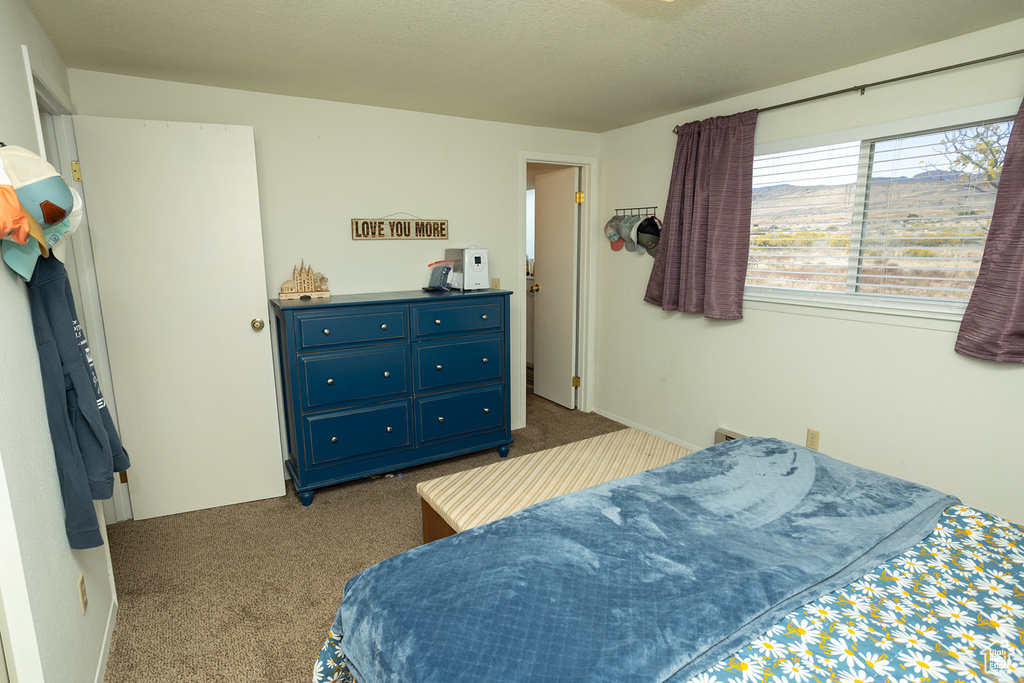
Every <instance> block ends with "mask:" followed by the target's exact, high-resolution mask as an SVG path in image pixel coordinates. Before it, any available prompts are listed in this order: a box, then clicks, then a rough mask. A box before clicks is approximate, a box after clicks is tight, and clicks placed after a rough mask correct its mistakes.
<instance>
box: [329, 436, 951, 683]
mask: <svg viewBox="0 0 1024 683" xmlns="http://www.w3.org/2000/svg"><path fill="white" fill-rule="evenodd" d="M957 502H958V501H957V500H956V499H955V498H953V497H951V496H947V495H944V494H942V493H939V492H938V491H935V490H933V489H929V488H927V487H924V486H921V485H918V484H914V483H911V482H907V481H904V480H901V479H896V478H893V477H889V476H886V475H883V474H880V473H878V472H873V471H870V470H865V469H862V468H859V467H855V466H853V465H850V464H847V463H844V462H841V461H838V460H834V459H832V458H829V457H828V456H826V455H823V454H821V453H818V452H816V451H811V450H809V449H806V448H803V447H801V446H796V445H794V444H791V443H787V442H784V441H778V440H775V439H761V438H747V439H740V440H737V441H732V442H727V443H724V444H720V445H718V446H714V447H712V448H708V449H706V450H703V451H699V452H697V453H694V454H692V455H689V456H687V457H684V458H681V459H680V460H677V461H676V462H674V463H672V464H669V465H666V466H664V467H659V468H657V469H653V470H649V471H647V472H641V473H640V474H636V475H633V476H630V477H625V478H623V479H617V480H615V481H610V482H608V483H605V484H601V485H599V486H595V487H592V488H589V489H585V490H583V491H578V492H575V493H570V494H568V495H565V496H560V497H558V498H553V499H551V500H547V501H544V502H542V503H538V504H537V505H534V506H532V507H529V508H526V509H525V510H522V511H520V512H517V513H515V514H513V515H511V516H509V517H506V518H504V519H500V520H498V521H495V522H492V523H490V524H485V525H483V526H480V527H476V528H474V529H470V530H468V531H464V532H462V533H460V534H457V535H455V536H452V537H449V538H446V539H443V540H440V541H435V542H434V543H430V544H427V545H424V546H420V547H419V548H415V549H413V550H410V551H409V552H406V553H403V554H401V555H398V556H396V557H393V558H391V559H388V560H385V561H384V562H381V563H380V564H377V565H375V566H373V567H370V568H369V569H367V570H365V571H363V572H362V573H360V574H358V575H357V576H355V577H353V578H352V580H351V581H349V582H348V584H347V585H346V586H345V597H344V600H343V601H342V604H341V607H340V608H339V610H338V615H337V618H336V619H335V622H334V626H333V631H334V633H336V634H340V635H341V637H342V649H343V651H344V653H345V657H346V659H347V660H348V662H349V664H350V668H351V670H352V672H353V674H354V675H355V676H356V678H357V679H358V680H359V681H361V683H370V682H371V681H372V682H383V681H396V682H398V681H400V682H402V683H408V682H410V681H437V682H438V683H450V682H452V681H473V682H491V681H494V682H496V683H497V682H500V683H508V682H510V681H530V682H531V683H537V682H539V681H551V682H558V683H566V682H568V681H588V682H589V681H616V682H619V681H666V680H675V681H686V680H688V679H689V678H690V677H691V676H693V675H696V674H697V673H699V672H700V671H702V670H704V669H705V668H707V667H709V666H711V665H712V664H714V663H715V662H717V661H718V660H720V659H722V658H723V657H725V656H727V655H729V654H730V653H732V652H734V651H735V650H737V649H739V648H740V647H742V646H743V645H745V644H746V643H747V642H748V641H750V640H751V639H752V638H754V637H756V636H757V635H759V634H760V633H762V632H763V631H764V630H765V629H766V628H768V627H770V626H771V625H773V624H775V623H776V622H777V621H778V620H779V619H780V618H781V617H782V616H784V615H785V614H786V613H788V612H790V611H791V610H793V609H795V608H796V607H798V606H800V605H802V604H804V603H806V602H809V601H811V600H814V599H816V598H817V597H820V596H821V595H823V594H825V593H827V592H830V591H832V590H835V589H837V588H840V587H842V586H844V585H846V584H847V583H850V582H851V581H852V580H854V579H856V578H858V577H859V576H860V575H862V574H864V573H865V572H867V571H868V570H870V569H872V568H873V567H875V566H877V565H878V564H881V563H882V562H884V561H885V560H887V559H889V558H891V557H893V556H894V555H897V554H899V553H901V552H903V551H905V550H906V549H908V548H909V547H911V546H913V545H914V544H915V543H917V542H919V541H921V540H922V539H923V538H925V537H926V536H927V535H928V534H929V533H930V532H931V530H932V529H933V527H934V525H935V523H936V520H938V518H939V516H940V515H941V513H942V511H943V510H944V509H945V508H946V507H947V506H949V505H952V504H955V503H957Z"/></svg>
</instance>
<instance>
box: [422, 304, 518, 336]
mask: <svg viewBox="0 0 1024 683" xmlns="http://www.w3.org/2000/svg"><path fill="white" fill-rule="evenodd" d="M412 320H413V328H412V332H413V339H429V338H431V337H440V336H451V335H458V334H465V333H467V332H488V331H491V330H493V331H495V332H497V331H499V330H501V329H502V328H503V326H504V321H505V316H504V311H503V310H502V299H496V300H492V301H477V302H468V301H467V302H457V303H448V304H413V306H412Z"/></svg>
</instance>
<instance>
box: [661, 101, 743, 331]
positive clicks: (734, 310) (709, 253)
mask: <svg viewBox="0 0 1024 683" xmlns="http://www.w3.org/2000/svg"><path fill="white" fill-rule="evenodd" d="M756 123H757V110H756V109H751V110H750V111H745V112H742V113H740V114H733V115H732V116H716V117H714V118H710V119H705V120H704V121H693V122H691V123H687V124H685V125H684V126H682V127H681V128H679V130H678V139H677V140H676V157H675V161H674V163H673V164H672V178H671V180H670V182H669V187H668V201H667V202H666V204H665V220H664V228H663V229H662V233H661V241H660V242H659V243H658V251H657V255H656V256H655V258H654V267H653V269H652V270H651V278H650V280H649V281H648V283H647V293H646V294H645V295H644V301H647V302H649V303H652V304H657V305H659V306H661V307H662V308H663V309H664V310H666V311H675V310H679V311H686V312H689V313H703V314H704V317H705V318H717V319H721V320H737V319H739V318H742V317H743V283H744V280H745V279H746V274H747V255H748V252H749V250H750V200H751V194H752V182H753V181H752V179H753V174H754V126H755V124H756Z"/></svg>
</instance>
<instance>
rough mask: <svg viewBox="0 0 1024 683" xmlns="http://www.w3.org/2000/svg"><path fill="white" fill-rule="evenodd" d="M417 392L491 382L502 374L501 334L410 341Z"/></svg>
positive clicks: (502, 347)
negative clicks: (411, 343)
mask: <svg viewBox="0 0 1024 683" xmlns="http://www.w3.org/2000/svg"><path fill="white" fill-rule="evenodd" d="M413 355H414V358H415V360H414V362H413V368H414V370H413V374H414V376H415V378H416V392H417V393H418V392H421V391H429V390H435V389H445V388H454V387H457V386H460V385H467V384H477V383H480V382H494V381H497V380H500V379H501V378H502V376H503V374H504V367H503V365H504V363H503V361H504V359H505V350H504V336H503V335H501V334H491V335H486V336H480V337H461V338H459V339H451V340H449V339H446V340H443V341H435V342H422V343H419V344H413Z"/></svg>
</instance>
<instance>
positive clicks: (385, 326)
mask: <svg viewBox="0 0 1024 683" xmlns="http://www.w3.org/2000/svg"><path fill="white" fill-rule="evenodd" d="M380 329H382V330H386V329H388V324H387V323H384V324H383V325H381V326H380Z"/></svg>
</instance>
